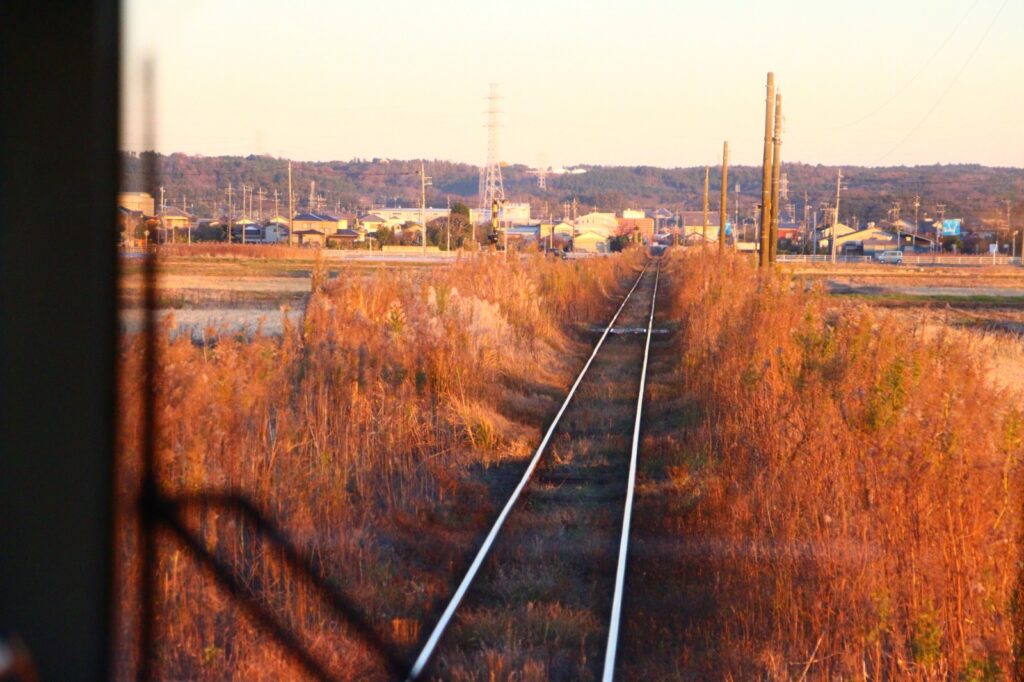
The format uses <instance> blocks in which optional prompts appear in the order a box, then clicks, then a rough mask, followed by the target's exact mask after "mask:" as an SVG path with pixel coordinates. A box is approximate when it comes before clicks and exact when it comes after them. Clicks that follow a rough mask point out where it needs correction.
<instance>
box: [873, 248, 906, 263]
mask: <svg viewBox="0 0 1024 682" xmlns="http://www.w3.org/2000/svg"><path fill="white" fill-rule="evenodd" d="M875 260H877V261H878V262H879V263H892V264H893V265H903V252H902V251H882V252H881V253H880V254H878V255H877V256H875Z"/></svg>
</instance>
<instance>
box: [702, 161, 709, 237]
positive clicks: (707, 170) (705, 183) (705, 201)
mask: <svg viewBox="0 0 1024 682" xmlns="http://www.w3.org/2000/svg"><path fill="white" fill-rule="evenodd" d="M708 173H709V169H708V167H707V166H704V227H703V228H702V229H701V240H700V248H701V251H703V250H704V249H705V248H706V247H707V244H708Z"/></svg>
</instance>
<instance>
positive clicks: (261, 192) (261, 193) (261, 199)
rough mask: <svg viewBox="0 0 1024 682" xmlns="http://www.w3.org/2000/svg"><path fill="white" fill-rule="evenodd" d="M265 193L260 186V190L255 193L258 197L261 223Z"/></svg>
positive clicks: (261, 220)
mask: <svg viewBox="0 0 1024 682" xmlns="http://www.w3.org/2000/svg"><path fill="white" fill-rule="evenodd" d="M266 193H267V192H266V190H264V189H263V188H262V187H260V191H259V192H257V193H256V196H258V197H259V198H260V205H259V222H261V223H262V222H263V197H264V196H265V195H266Z"/></svg>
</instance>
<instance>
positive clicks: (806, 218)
mask: <svg viewBox="0 0 1024 682" xmlns="http://www.w3.org/2000/svg"><path fill="white" fill-rule="evenodd" d="M808 208H809V207H808V206H807V190H804V226H803V228H802V230H801V234H804V235H806V234H807V230H808V228H810V226H811V219H810V212H809V211H808V210H807V209H808ZM811 237H812V238H813V237H814V233H813V232H812V233H811ZM800 250H801V251H803V252H805V253H806V251H807V247H806V246H805V245H804V244H801V245H800Z"/></svg>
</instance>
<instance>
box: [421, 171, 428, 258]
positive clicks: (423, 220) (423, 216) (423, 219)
mask: <svg viewBox="0 0 1024 682" xmlns="http://www.w3.org/2000/svg"><path fill="white" fill-rule="evenodd" d="M429 181H430V178H428V177H427V175H426V170H425V169H424V167H423V161H420V226H421V227H422V228H423V238H422V239H421V240H420V241H421V242H422V244H423V253H424V255H426V253H427V185H428V184H430V183H429Z"/></svg>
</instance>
